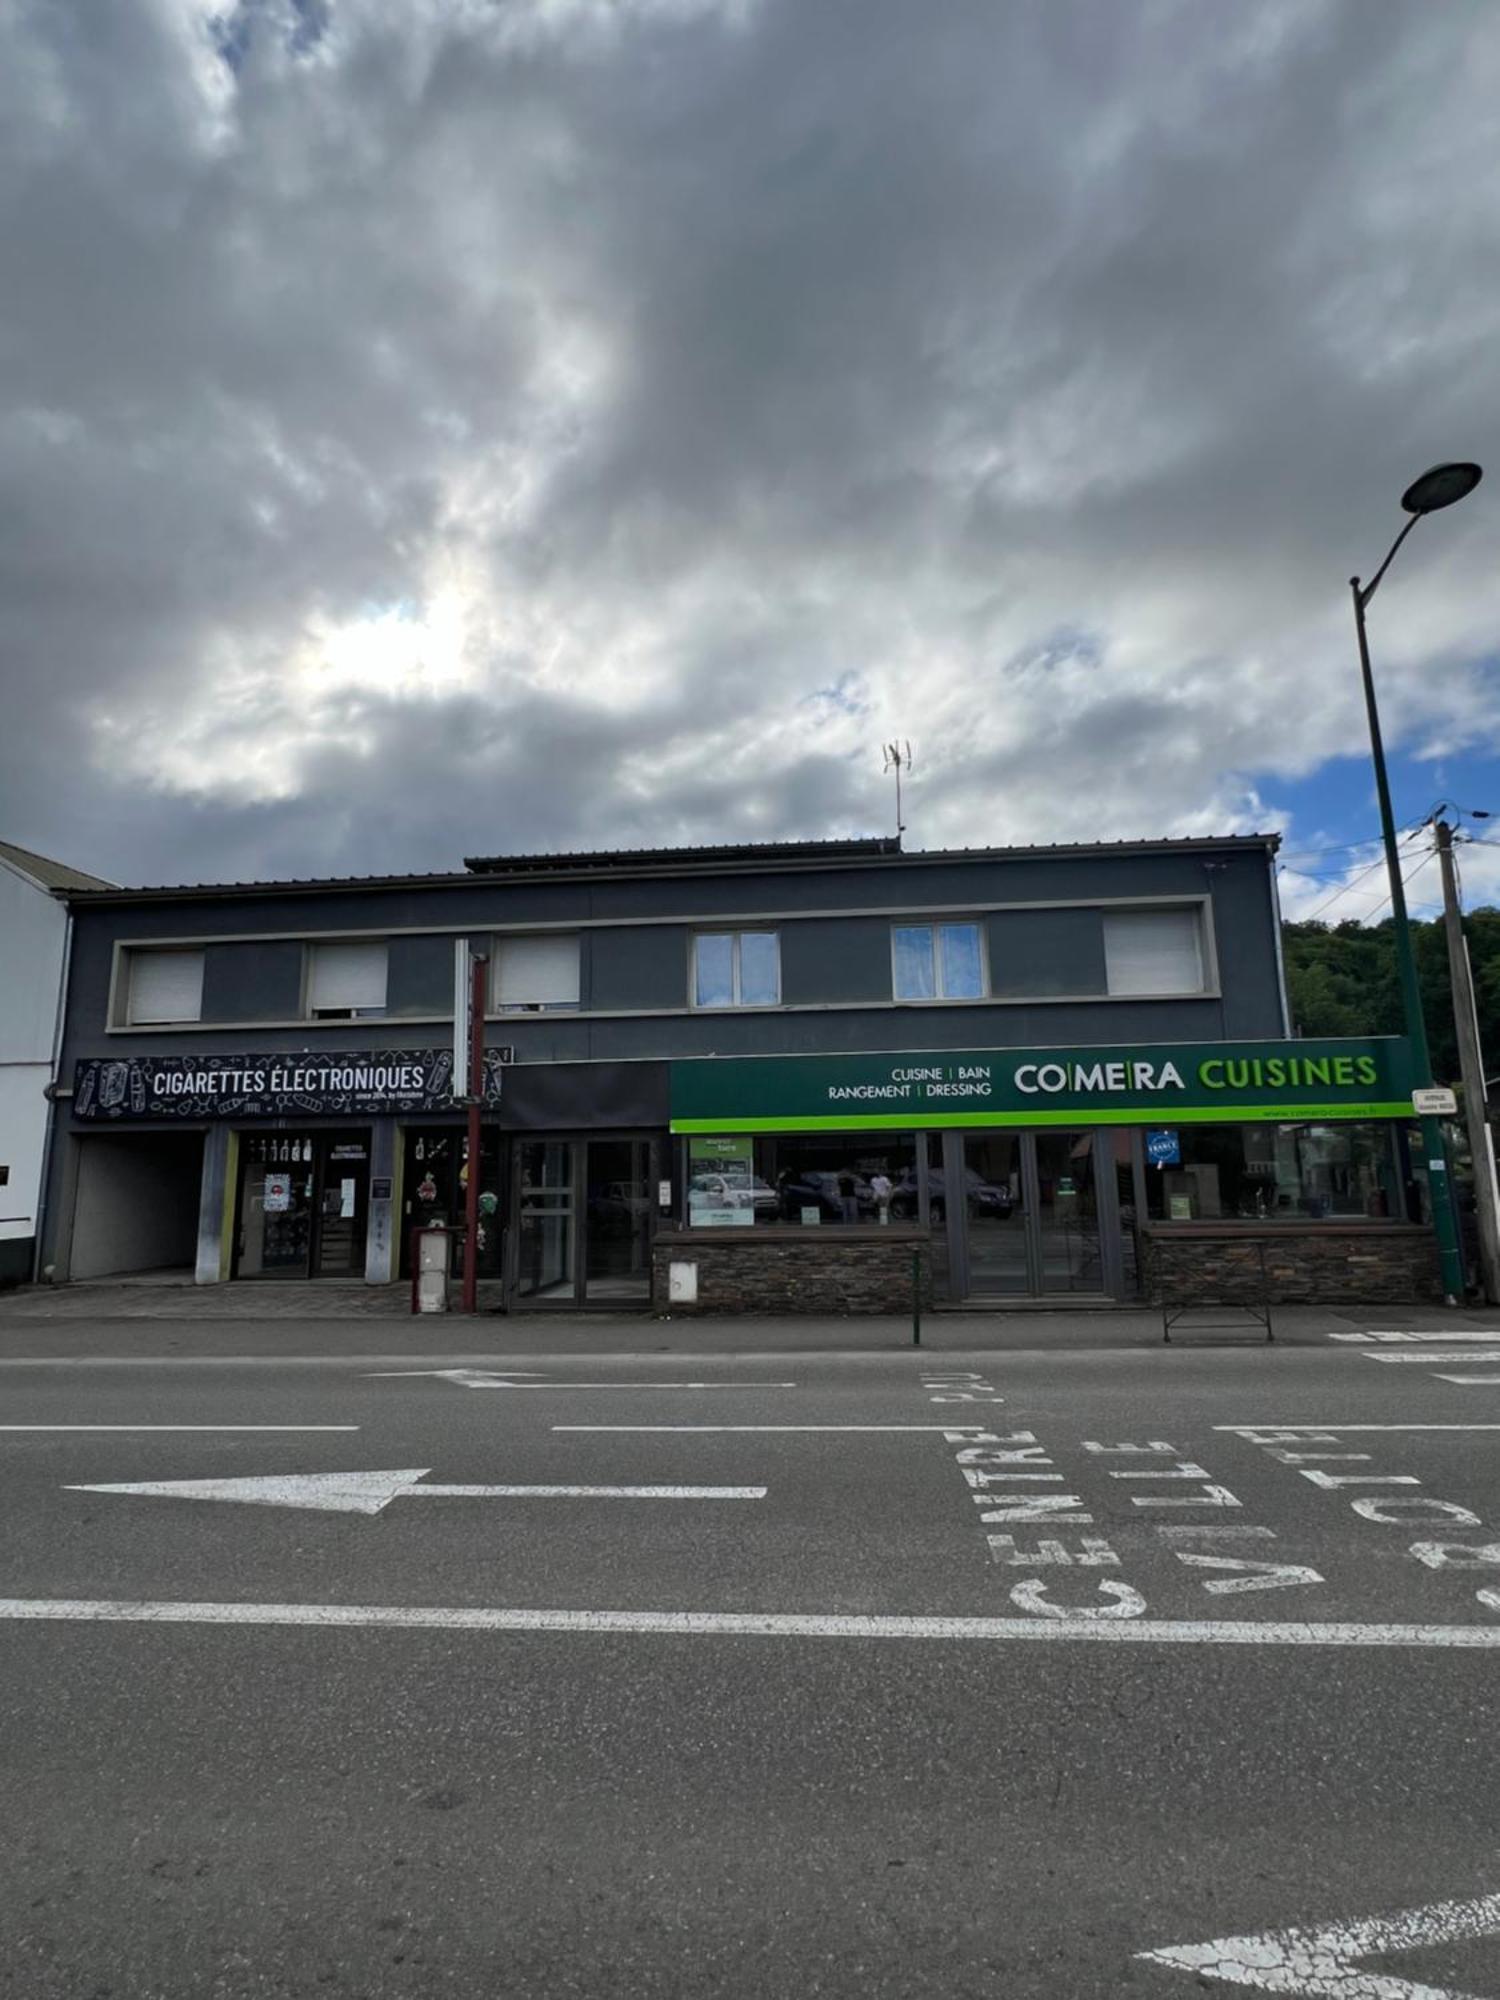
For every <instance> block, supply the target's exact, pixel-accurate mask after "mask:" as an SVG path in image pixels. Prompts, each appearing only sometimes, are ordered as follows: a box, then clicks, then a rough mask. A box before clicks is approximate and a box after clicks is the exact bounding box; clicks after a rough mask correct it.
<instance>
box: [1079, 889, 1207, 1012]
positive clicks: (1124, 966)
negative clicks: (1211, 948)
mask: <svg viewBox="0 0 1500 2000" xmlns="http://www.w3.org/2000/svg"><path fill="white" fill-rule="evenodd" d="M1104 967H1105V975H1106V979H1107V981H1108V985H1109V990H1110V992H1111V993H1138V994H1142V995H1145V994H1150V995H1153V996H1154V995H1163V994H1172V993H1201V992H1202V991H1203V984H1204V981H1203V928H1202V924H1201V922H1200V920H1199V915H1198V911H1197V910H1196V908H1194V907H1192V906H1189V907H1187V908H1185V909H1173V910H1106V911H1105V913H1104Z"/></svg>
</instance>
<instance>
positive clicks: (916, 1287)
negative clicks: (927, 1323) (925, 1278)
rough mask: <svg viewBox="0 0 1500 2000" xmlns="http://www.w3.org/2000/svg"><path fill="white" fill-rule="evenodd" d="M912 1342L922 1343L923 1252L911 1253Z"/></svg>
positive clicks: (918, 1345) (915, 1345)
mask: <svg viewBox="0 0 1500 2000" xmlns="http://www.w3.org/2000/svg"><path fill="white" fill-rule="evenodd" d="M911 1344H912V1346H913V1347H920V1346H921V1345H922V1253H921V1251H920V1250H913V1251H912V1253H911Z"/></svg>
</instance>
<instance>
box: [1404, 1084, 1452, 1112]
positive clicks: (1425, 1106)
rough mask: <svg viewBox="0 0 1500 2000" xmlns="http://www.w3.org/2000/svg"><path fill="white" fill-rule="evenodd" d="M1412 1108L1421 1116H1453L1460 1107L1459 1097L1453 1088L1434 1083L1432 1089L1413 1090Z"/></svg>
mask: <svg viewBox="0 0 1500 2000" xmlns="http://www.w3.org/2000/svg"><path fill="white" fill-rule="evenodd" d="M1411 1108H1412V1110H1413V1111H1415V1112H1416V1114H1417V1116H1418V1117H1419V1118H1451V1117H1452V1116H1453V1114H1454V1112H1455V1111H1457V1109H1458V1099H1457V1098H1456V1097H1455V1096H1454V1094H1453V1092H1452V1091H1451V1090H1445V1089H1444V1088H1443V1086H1442V1085H1441V1084H1434V1085H1433V1087H1432V1088H1431V1089H1430V1090H1414V1091H1413V1092H1412V1094H1411Z"/></svg>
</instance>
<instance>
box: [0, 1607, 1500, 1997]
mask: <svg viewBox="0 0 1500 2000" xmlns="http://www.w3.org/2000/svg"><path fill="white" fill-rule="evenodd" d="M1497 1599H1500V1593H1497ZM0 1620H9V1621H32V1622H41V1623H63V1624H80V1623H82V1624H123V1625H316V1626H325V1625H327V1626H368V1627H387V1628H394V1629H396V1630H403V1631H422V1630H432V1631H445V1632H450V1631H451V1632H462V1631H471V1632H561V1633H574V1634H618V1635H621V1636H631V1637H647V1638H651V1637H661V1638H689V1639H691V1638H704V1639H712V1638H747V1639H750V1638H758V1639H928V1640H934V1639H935V1640H940V1641H952V1642H958V1643H972V1642H979V1643H984V1644H998V1643H1006V1642H1009V1641H1011V1640H1019V1641H1020V1642H1022V1643H1023V1644H1024V1643H1026V1642H1028V1641H1029V1642H1031V1643H1034V1644H1036V1643H1043V1642H1047V1643H1053V1644H1056V1643H1059V1642H1064V1641H1080V1642H1082V1643H1084V1644H1091V1645H1145V1646H1328V1647H1359V1648H1409V1649H1417V1650H1429V1649H1458V1650H1464V1651H1467V1650H1474V1651H1484V1652H1494V1651H1500V1625H1350V1624H1313V1623H1296V1624H1290V1623H1271V1622H1269V1621H1267V1622H1261V1621H1259V1620H1255V1619H1249V1618H1244V1619H1159V1618H1156V1619H1153V1618H1136V1619H1120V1620H1118V1621H1117V1620H1111V1619H1102V1620H1096V1619H1083V1618H1074V1617H1063V1618H946V1617H922V1616H915V1617H913V1616H893V1615H880V1614H859V1613H849V1614H844V1615H822V1614H818V1613H811V1612H776V1611H542V1610H533V1609H529V1608H527V1609H520V1610H511V1609H509V1608H505V1609H502V1608H499V1607H490V1606H483V1605H460V1606H439V1605H426V1604H414V1605H408V1604H252V1603H233V1604H222V1603H185V1602H176V1601H170V1600H162V1599H145V1600H133V1599H114V1598H68V1597H9V1598H0ZM1348 2000H1354V1995H1353V1994H1350V1995H1349V1996H1348Z"/></svg>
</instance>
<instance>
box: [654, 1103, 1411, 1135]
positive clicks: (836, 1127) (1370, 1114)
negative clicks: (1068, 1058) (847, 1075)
mask: <svg viewBox="0 0 1500 2000" xmlns="http://www.w3.org/2000/svg"><path fill="white" fill-rule="evenodd" d="M1411 1115H1412V1111H1411V1106H1410V1104H1402V1103H1400V1102H1399V1101H1398V1102H1397V1103H1394V1104H1294V1105H1287V1104H1281V1105H1276V1106H1274V1107H1270V1108H1268V1107H1267V1106H1266V1105H1264V1104H1218V1105H1215V1106H1214V1107H1213V1109H1212V1110H1197V1109H1195V1110H1189V1111H1174V1112H1173V1113H1172V1123H1173V1124H1174V1125H1243V1124H1251V1123H1256V1124H1265V1123H1273V1122H1274V1123H1275V1124H1278V1125H1289V1124H1300V1123H1301V1122H1302V1121H1303V1120H1304V1119H1309V1118H1311V1119H1316V1120H1317V1121H1318V1123H1319V1124H1326V1123H1327V1122H1328V1120H1329V1119H1333V1118H1410V1117H1411ZM1150 1122H1151V1115H1150V1114H1148V1113H1146V1112H1144V1111H1089V1112H1087V1113H1085V1112H1082V1111H949V1112H939V1113H937V1114H936V1115H934V1116H930V1117H925V1118H920V1119H919V1118H911V1117H906V1116H896V1117H890V1118H674V1119H673V1121H672V1130H673V1131H674V1132H679V1133H691V1132H890V1131H901V1130H904V1129H905V1128H907V1127H912V1128H916V1127H917V1126H920V1127H921V1128H922V1129H923V1130H924V1131H934V1132H935V1131H938V1130H943V1131H952V1130H957V1129H969V1128H978V1127H982V1126H989V1127H994V1126H998V1125H1017V1126H1028V1127H1029V1126H1036V1127H1038V1128H1040V1127H1041V1126H1044V1125H1066V1126H1068V1127H1069V1128H1070V1129H1071V1128H1072V1127H1074V1126H1077V1125H1145V1124H1149V1123H1150Z"/></svg>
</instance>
